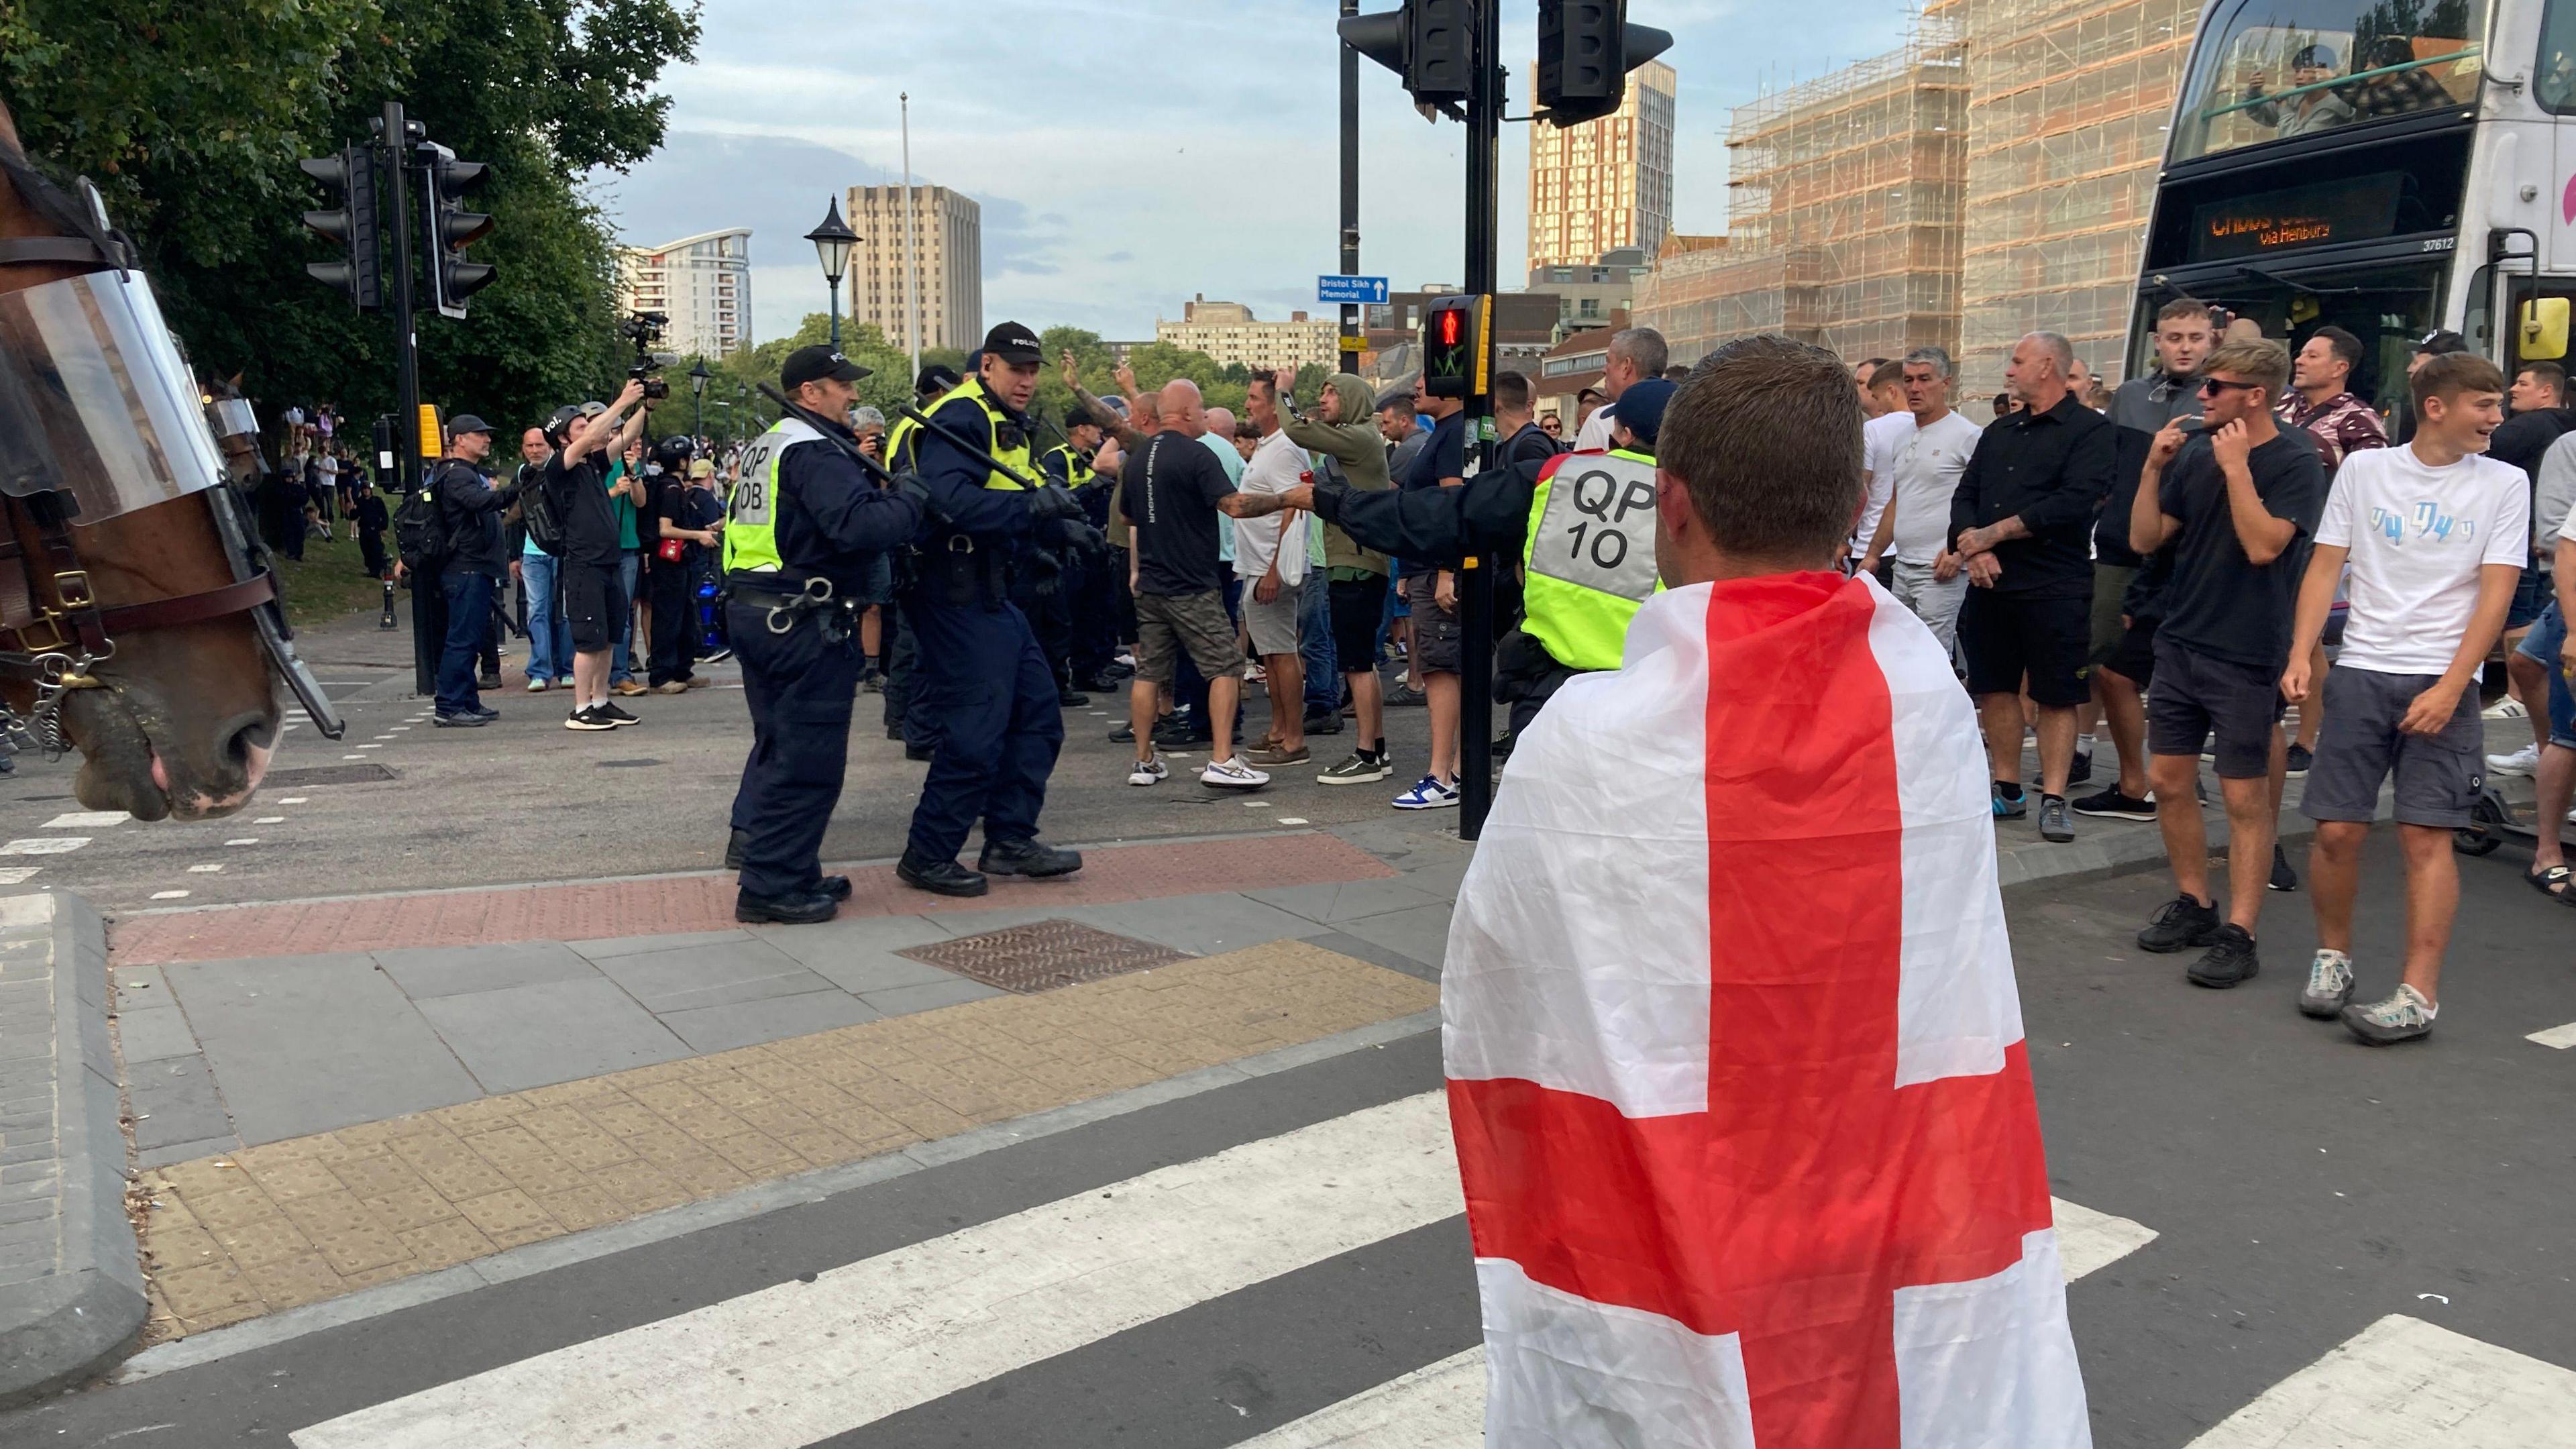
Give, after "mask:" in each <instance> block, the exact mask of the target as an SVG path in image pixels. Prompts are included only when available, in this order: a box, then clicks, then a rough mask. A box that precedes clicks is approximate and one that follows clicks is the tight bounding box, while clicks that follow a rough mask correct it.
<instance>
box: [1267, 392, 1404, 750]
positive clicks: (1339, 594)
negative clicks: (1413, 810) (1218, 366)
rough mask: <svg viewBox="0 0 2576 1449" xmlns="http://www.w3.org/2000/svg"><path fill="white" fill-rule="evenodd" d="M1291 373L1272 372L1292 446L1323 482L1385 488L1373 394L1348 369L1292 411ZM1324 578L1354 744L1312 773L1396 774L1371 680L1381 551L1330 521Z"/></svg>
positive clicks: (1380, 603)
mask: <svg viewBox="0 0 2576 1449" xmlns="http://www.w3.org/2000/svg"><path fill="white" fill-rule="evenodd" d="M1296 380H1297V375H1296V374H1295V373H1294V372H1291V371H1287V370H1285V369H1282V370H1281V371H1280V373H1279V375H1278V389H1279V401H1280V408H1281V411H1280V430H1281V431H1282V432H1285V433H1286V434H1287V435H1288V440H1289V441H1290V442H1292V443H1295V444H1296V445H1297V446H1298V447H1301V448H1304V449H1306V450H1307V451H1309V452H1311V453H1313V454H1315V455H1316V458H1317V466H1318V471H1319V472H1320V473H1321V474H1322V475H1323V476H1324V478H1325V479H1327V480H1329V481H1332V482H1336V483H1338V484H1339V485H1340V486H1341V487H1343V488H1346V489H1350V490H1353V491H1357V492H1364V493H1378V492H1384V491H1385V490H1386V489H1387V487H1388V482H1387V473H1386V441H1385V439H1383V438H1381V437H1380V436H1379V435H1378V430H1377V419H1376V417H1375V416H1374V415H1373V414H1372V412H1371V403H1372V402H1373V401H1374V399H1375V396H1376V395H1375V392H1374V391H1373V390H1372V389H1371V388H1370V387H1369V385H1368V384H1367V383H1366V382H1363V381H1361V380H1360V379H1359V378H1357V377H1355V376H1353V375H1351V374H1350V373H1347V372H1337V373H1335V374H1333V376H1332V377H1331V378H1329V379H1327V380H1326V381H1325V383H1324V395H1323V397H1322V398H1321V399H1319V400H1318V401H1317V403H1316V406H1315V410H1314V411H1313V412H1311V413H1301V412H1299V411H1298V410H1297V407H1296V401H1295V396H1294V393H1293V391H1292V389H1294V387H1295V386H1296ZM1324 576H1325V578H1326V579H1328V580H1329V581H1330V582H1329V583H1328V584H1327V586H1326V587H1327V588H1328V589H1330V591H1331V602H1332V614H1333V652H1334V655H1335V656H1336V658H1337V659H1338V660H1339V662H1340V665H1341V671H1342V681H1343V683H1345V684H1347V685H1349V686H1350V691H1351V709H1352V713H1354V714H1355V715H1357V716H1358V719H1357V721H1356V722H1357V723H1358V725H1359V745H1358V748H1356V749H1354V750H1352V751H1351V754H1350V757H1349V758H1348V759H1346V760H1344V761H1342V762H1341V763H1340V764H1338V765H1335V766H1333V767H1332V768H1331V769H1329V770H1326V771H1325V772H1324V773H1323V774H1321V775H1319V776H1317V777H1316V778H1317V779H1318V780H1319V781H1321V782H1322V783H1324V784H1327V785H1365V784H1368V783H1370V782H1371V781H1375V780H1383V779H1385V778H1386V777H1387V776H1389V775H1391V774H1393V773H1394V772H1395V767H1394V766H1393V765H1391V764H1389V763H1388V762H1387V757H1386V709H1385V698H1384V696H1383V695H1382V694H1381V693H1380V691H1379V687H1378V677H1377V634H1378V626H1379V624H1380V623H1381V622H1383V621H1384V619H1385V617H1386V555H1384V554H1382V553H1376V552H1372V551H1371V550H1368V549H1365V548H1362V547H1360V546H1359V545H1358V544H1357V543H1354V542H1352V541H1351V536H1350V535H1349V534H1347V533H1344V532H1343V531H1342V530H1341V529H1339V528H1337V527H1334V526H1332V525H1330V524H1327V525H1325V528H1324Z"/></svg>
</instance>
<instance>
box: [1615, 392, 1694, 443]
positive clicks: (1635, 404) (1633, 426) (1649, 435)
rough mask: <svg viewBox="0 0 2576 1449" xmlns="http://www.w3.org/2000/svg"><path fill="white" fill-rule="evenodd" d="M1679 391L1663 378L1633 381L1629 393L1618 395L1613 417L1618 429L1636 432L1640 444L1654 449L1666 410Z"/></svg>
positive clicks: (1661, 429)
mask: <svg viewBox="0 0 2576 1449" xmlns="http://www.w3.org/2000/svg"><path fill="white" fill-rule="evenodd" d="M1679 391H1681V388H1680V386H1679V385H1678V384H1675V383H1673V382H1670V381H1667V380H1665V379H1663V378H1660V377H1650V378H1647V379H1646V380H1645V381H1643V382H1632V383H1630V384H1628V390H1627V391H1626V392H1623V393H1621V394H1619V404H1618V407H1617V409H1616V411H1614V412H1613V413H1612V414H1611V417H1612V418H1613V419H1615V420H1616V421H1617V422H1618V424H1619V426H1621V427H1623V428H1626V429H1627V430H1628V431H1629V432H1631V433H1634V434H1635V435H1636V437H1637V441H1638V442H1641V443H1644V444H1645V445H1646V446H1648V447H1650V448H1651V447H1653V446H1654V445H1655V435H1656V434H1657V433H1660V432H1662V431H1663V430H1664V408H1665V407H1666V406H1667V405H1669V404H1670V403H1671V402H1672V400H1673V394H1674V393H1676V392H1679Z"/></svg>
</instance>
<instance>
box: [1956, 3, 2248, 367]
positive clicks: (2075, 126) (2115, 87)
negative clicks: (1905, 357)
mask: <svg viewBox="0 0 2576 1449" xmlns="http://www.w3.org/2000/svg"><path fill="white" fill-rule="evenodd" d="M1933 13H1934V14H1935V15H1938V16H1940V17H1942V18H1944V19H1949V20H1952V21H1955V22H1956V23H1957V24H1958V26H1959V27H1960V28H1961V30H1962V31H1963V33H1965V34H1966V36H1967V37H1968V41H1969V44H1968V83H1969V93H1968V156H1967V177H1968V187H1967V194H1968V212H1967V226H1966V240H1965V246H1964V248H1963V253H1964V260H1965V266H1964V270H1963V272H1962V275H1961V279H1960V294H1961V298H1962V302H1963V311H1964V319H1963V324H1962V329H1961V338H1960V341H1961V344H1962V349H1961V357H1960V383H1961V388H1962V393H1961V395H1962V396H1969V395H1974V394H1977V393H1985V392H1992V391H1994V390H1995V389H1997V388H2000V387H2002V386H2003V375H2004V364H2005V363H2006V362H2007V361H2008V360H2010V358H2011V356H2012V349H2013V344H2014V343H2015V342H2017V341H2019V340H2020V338H2021V337H2022V335H2023V334H2024V333H2028V332H2035V331H2050V332H2062V333H2064V334H2065V335H2066V336H2067V338H2068V339H2069V340H2071V341H2072V342H2073V343H2074V344H2075V352H2076V355H2077V356H2078V357H2081V358H2083V359H2084V360H2085V362H2086V363H2087V364H2088V365H2089V366H2090V367H2092V369H2093V370H2094V372H2095V373H2096V374H2098V375H2100V376H2102V377H2104V378H2106V379H2110V380H2117V379H2118V378H2119V377H2121V376H2122V374H2123V371H2124V362H2125V359H2124V358H2123V356H2122V350H2123V345H2124V340H2125V336H2126V333H2127V331H2128V326H2129V309H2130V299H2131V297H2132V296H2134V295H2135V292H2136V288H2137V280H2138V255H2139V247H2140V246H2141V244H2142V241H2143V238H2144V236H2145V233H2146V227H2147V214H2148V211H2149V209H2150V208H2151V207H2152V206H2153V205H2154V202H2155V189H2156V175H2157V172H2158V171H2159V169H2160V168H2161V167H2162V165H2163V161H2164V152H2165V136H2166V127H2167V125H2168V124H2169V122H2170V120H2171V116H2172V111H2173V98H2174V90H2175V87H2176V85H2177V84H2178V82H2179V81H2180V79H2181V77H2182V69H2183V62H2184V60H2185V58H2186V56H2187V54H2188V52H2189V51H2190V48H2191V37H2192V32H2193V30H2194V29H2195V27H2196V26H2197V23H2198V21H2199V16H2200V4H2199V0H1947V3H1943V4H1939V5H1936V6H1935V7H1934V10H1933Z"/></svg>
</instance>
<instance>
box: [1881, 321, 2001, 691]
mask: <svg viewBox="0 0 2576 1449" xmlns="http://www.w3.org/2000/svg"><path fill="white" fill-rule="evenodd" d="M1880 370H1881V371H1882V372H1895V373H1897V374H1898V375H1899V377H1900V379H1901V383H1900V385H1901V386H1902V387H1903V388H1904V389H1905V408H1904V410H1903V411H1901V412H1894V413H1890V414H1888V415H1887V416H1886V417H1883V418H1875V419H1872V420H1871V421H1870V422H1868V423H1865V424H1863V425H1862V427H1861V438H1862V440H1863V441H1862V448H1863V456H1864V460H1865V462H1866V465H1867V467H1868V469H1869V488H1870V493H1871V495H1872V496H1873V497H1878V498H1880V499H1882V500H1883V501H1884V503H1885V507H1884V508H1883V509H1882V510H1881V511H1880V513H1879V515H1878V521H1877V523H1876V524H1875V525H1874V526H1873V527H1872V528H1871V531H1870V534H1869V546H1868V548H1867V549H1865V550H1864V551H1863V553H1862V555H1861V564H1860V566H1861V571H1862V572H1864V573H1875V572H1876V571H1877V569H1878V561H1879V560H1880V559H1882V558H1884V559H1892V560H1894V563H1895V569H1894V571H1893V572H1892V573H1891V574H1890V575H1889V577H1890V579H1891V582H1890V584H1889V586H1888V587H1889V591H1890V592H1892V593H1894V594H1895V595H1896V601H1897V602H1898V603H1900V604H1903V605H1904V606H1905V607H1906V608H1908V609H1911V610H1913V611H1914V617H1916V618H1918V619H1920V620H1922V621H1923V623H1924V625H1925V626H1926V627H1927V628H1929V629H1931V631H1932V636H1933V637H1934V638H1936V639H1938V640H1940V641H1941V647H1942V648H1943V649H1944V650H1946V651H1948V652H1950V653H1951V654H1953V655H1954V656H1955V655H1956V654H1957V652H1958V642H1959V603H1960V601H1961V600H1962V599H1965V598H1966V597H1967V596H1968V578H1967V575H1966V574H1964V573H1962V572H1961V571H1960V567H1959V556H1958V555H1957V554H1954V553H1952V552H1950V500H1951V498H1952V497H1953V496H1955V495H1956V494H1957V493H1958V491H1959V475H1960V474H1961V473H1963V472H1965V471H1967V467H1968V459H1969V457H1970V456H1971V455H1973V454H1974V453H1975V452H1976V451H1977V440H1978V439H1979V438H1981V437H1984V436H1985V429H1983V428H1980V427H1978V426H1977V425H1976V424H1975V423H1972V422H1970V421H1968V420H1967V419H1966V418H1964V417H1961V416H1960V415H1959V414H1957V413H1955V412H1952V411H1951V410H1950V382H1951V378H1952V376H1953V374H1954V373H1955V372H1956V370H1957V369H1956V368H1955V367H1954V365H1953V364H1952V363H1951V361H1950V354H1949V353H1947V352H1944V351H1942V350H1941V349H1940V348H1938V347H1918V348H1916V349H1914V350H1913V351H1912V352H1909V353H1907V354H1905V359H1904V361H1903V362H1901V363H1899V364H1897V365H1896V366H1894V367H1888V368H1882V369H1880ZM1873 429H1876V430H1877V431H1876V433H1875V435H1873V433H1872V430H1873Z"/></svg>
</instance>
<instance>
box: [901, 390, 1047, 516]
mask: <svg viewBox="0 0 2576 1449" xmlns="http://www.w3.org/2000/svg"><path fill="white" fill-rule="evenodd" d="M959 398H965V399H967V400H968V401H970V402H972V403H974V404H975V406H976V408H977V409H978V410H980V411H981V412H982V413H983V414H984V451H985V452H987V453H990V454H992V455H993V456H994V457H995V458H997V459H999V460H1001V461H1002V462H1004V463H1007V464H1009V465H1010V466H1011V467H1012V468H1014V469H1017V470H1018V471H1019V472H1020V473H1021V474H1023V475H1025V476H1034V475H1035V474H1036V472H1037V469H1036V468H1035V467H1033V466H1031V465H1030V463H1029V439H1028V435H1027V434H1026V433H1024V432H1022V431H1021V430H1020V428H1019V426H1018V425H1017V424H1015V423H1013V422H1012V421H1011V420H1010V419H1009V418H1007V417H1004V416H1003V415H1002V410H1001V409H1000V408H998V407H996V406H994V405H993V395H992V394H991V393H989V392H986V391H985V390H984V379H982V378H980V377H970V378H968V379H967V380H966V381H965V383H964V384H963V385H962V386H960V387H958V388H957V389H956V390H955V391H954V392H951V393H950V394H948V396H946V397H944V398H941V399H940V400H939V405H940V406H941V407H943V408H944V407H946V406H948V405H949V404H950V403H953V402H955V401H957V400H958V399H959ZM928 416H930V417H934V418H935V417H938V416H939V415H938V414H937V413H935V412H933V413H930V414H928ZM942 426H944V427H954V426H955V424H953V423H943V424H942ZM1006 429H1007V430H1008V431H1009V433H1010V435H1011V436H1012V437H1014V438H1016V439H1018V441H1017V442H1015V443H1013V444H1012V445H1011V446H1010V447H1007V448H1005V447H1003V446H1002V435H1003V432H1004V430H1006ZM934 436H935V435H934ZM913 441H914V446H915V447H918V446H920V439H918V438H916V439H914V440H913ZM967 441H969V442H972V441H974V440H973V439H972V438H969V439H968V440H967ZM984 486H985V487H987V488H999V489H1002V490H1003V491H1005V492H1010V493H1025V492H1027V491H1028V485H1027V484H1025V483H1022V482H1021V481H1020V480H1019V479H1017V478H1014V477H1012V476H1011V475H1010V474H1008V473H1003V472H992V473H987V474H985V475H984Z"/></svg>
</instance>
